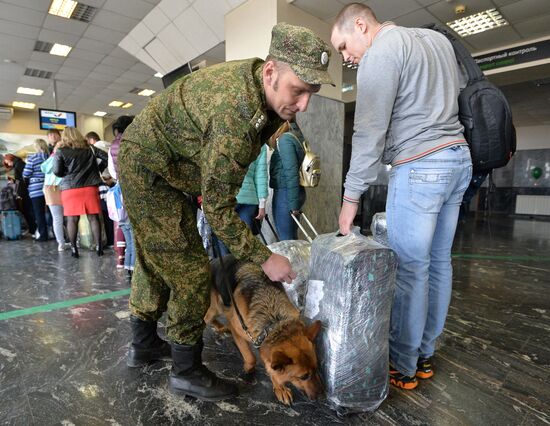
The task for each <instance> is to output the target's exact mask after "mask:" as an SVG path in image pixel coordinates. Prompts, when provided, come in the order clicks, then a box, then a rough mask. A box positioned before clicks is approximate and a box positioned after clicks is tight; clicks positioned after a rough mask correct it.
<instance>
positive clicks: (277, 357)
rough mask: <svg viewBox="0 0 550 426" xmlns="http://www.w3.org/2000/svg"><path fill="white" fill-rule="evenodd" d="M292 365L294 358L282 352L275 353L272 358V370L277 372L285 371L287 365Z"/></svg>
mask: <svg viewBox="0 0 550 426" xmlns="http://www.w3.org/2000/svg"><path fill="white" fill-rule="evenodd" d="M290 364H292V358H290V357H289V356H287V355H286V354H285V353H284V352H282V351H276V352H273V355H272V356H271V368H272V369H273V370H275V371H283V370H284V369H285V367H286V366H287V365H290Z"/></svg>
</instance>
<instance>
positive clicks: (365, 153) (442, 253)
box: [331, 3, 472, 389]
mask: <svg viewBox="0 0 550 426" xmlns="http://www.w3.org/2000/svg"><path fill="white" fill-rule="evenodd" d="M331 42H332V44H333V46H334V48H335V49H336V50H338V51H339V52H340V53H341V54H342V56H343V58H344V61H349V62H352V63H354V64H357V65H358V66H359V68H358V72H357V102H356V110H355V124H354V134H353V141H352V157H351V165H350V169H349V171H348V174H347V176H346V182H345V184H344V187H345V192H344V198H343V203H342V210H341V212H340V219H339V226H340V231H341V232H342V233H343V234H348V233H349V232H350V228H351V226H352V225H353V219H354V217H355V215H356V213H357V206H358V204H359V200H360V198H361V194H362V193H363V192H365V191H366V190H367V188H368V186H369V184H370V183H372V182H373V181H374V180H375V179H376V175H377V172H378V167H379V164H380V162H382V163H383V164H391V166H392V170H391V173H390V182H389V186H388V198H387V202H386V212H387V226H388V239H389V242H390V246H391V248H392V249H393V250H394V251H395V252H396V253H397V256H398V260H399V267H398V271H397V285H396V291H395V299H394V303H393V307H392V316H391V330H390V382H391V383H392V384H393V385H395V386H398V387H401V388H403V389H414V388H415V387H416V386H417V385H418V382H417V377H419V378H423V379H427V378H430V377H432V376H433V369H432V362H431V358H432V356H433V354H434V349H435V341H436V339H437V337H438V336H439V335H440V334H441V332H442V331H443V326H444V323H445V318H446V316H447V310H448V307H449V302H450V298H451V287H452V266H451V246H452V242H453V238H454V234H455V230H456V224H457V218H458V212H459V207H460V202H461V200H462V196H463V194H464V191H465V189H466V187H467V186H468V183H469V181H470V177H471V173H472V164H471V159H470V151H469V148H468V145H467V143H466V141H465V140H464V136H463V134H462V132H463V127H462V125H461V124H460V122H459V120H458V103H457V99H458V94H459V91H460V84H459V79H460V78H461V75H460V72H461V71H460V68H459V65H458V63H457V61H456V58H455V55H454V52H453V48H452V46H451V44H450V42H449V41H448V40H447V39H446V38H445V37H444V36H443V35H441V34H439V33H436V32H435V31H431V30H426V29H419V28H404V27H399V26H396V25H395V24H393V23H392V22H385V23H380V22H378V20H377V19H376V16H375V15H374V13H373V12H372V10H371V9H370V8H369V7H368V6H365V5H364V4H359V3H352V4H350V5H348V6H346V7H345V8H344V9H342V11H341V12H340V13H339V15H338V16H337V18H336V21H335V24H334V26H333V29H332V36H331Z"/></svg>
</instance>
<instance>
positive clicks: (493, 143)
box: [425, 24, 516, 172]
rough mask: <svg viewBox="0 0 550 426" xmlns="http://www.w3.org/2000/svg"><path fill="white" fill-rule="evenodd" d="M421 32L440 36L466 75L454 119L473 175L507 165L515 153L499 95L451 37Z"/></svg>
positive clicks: (504, 103) (509, 119) (505, 108)
mask: <svg viewBox="0 0 550 426" xmlns="http://www.w3.org/2000/svg"><path fill="white" fill-rule="evenodd" d="M425 28H429V29H431V30H434V31H437V32H439V33H441V34H443V35H444V36H445V37H447V38H448V39H449V41H450V42H451V44H452V46H453V49H454V51H455V55H456V58H457V60H458V62H459V63H460V64H462V66H463V67H464V69H465V70H466V72H467V74H468V84H467V85H466V87H465V88H464V89H463V90H462V91H461V92H460V95H459V96H458V118H459V120H460V122H461V123H462V125H463V126H464V137H465V138H466V141H467V142H468V144H469V145H470V151H471V155H472V163H473V166H474V171H475V172H484V171H487V172H489V171H491V170H492V169H496V168H498V167H503V166H505V165H506V164H508V161H510V158H512V155H514V152H516V129H515V127H514V124H513V123H512V110H511V108H510V104H509V103H508V100H507V99H506V97H505V96H504V94H503V93H502V91H501V90H500V89H499V88H498V87H496V86H495V85H494V84H493V83H491V82H490V81H489V80H488V79H487V77H485V76H484V75H483V72H482V71H481V68H479V66H478V65H477V63H476V61H475V60H474V58H472V55H470V52H468V50H467V49H466V48H465V47H464V45H462V44H461V43H460V42H459V41H458V40H457V39H456V38H455V37H454V36H453V35H452V34H451V33H449V32H448V31H447V30H445V29H444V28H441V27H438V26H437V25H436V24H428V25H426V26H425Z"/></svg>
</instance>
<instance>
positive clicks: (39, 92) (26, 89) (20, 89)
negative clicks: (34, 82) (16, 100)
mask: <svg viewBox="0 0 550 426" xmlns="http://www.w3.org/2000/svg"><path fill="white" fill-rule="evenodd" d="M17 93H21V94H23V95H33V96H42V94H43V93H44V91H43V90H40V89H31V88H30V87H18V88H17Z"/></svg>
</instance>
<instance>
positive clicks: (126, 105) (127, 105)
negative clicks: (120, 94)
mask: <svg viewBox="0 0 550 426" xmlns="http://www.w3.org/2000/svg"><path fill="white" fill-rule="evenodd" d="M133 106H134V104H133V103H132V102H126V103H125V104H124V105H122V106H121V108H125V109H127V108H132V107H133Z"/></svg>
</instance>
